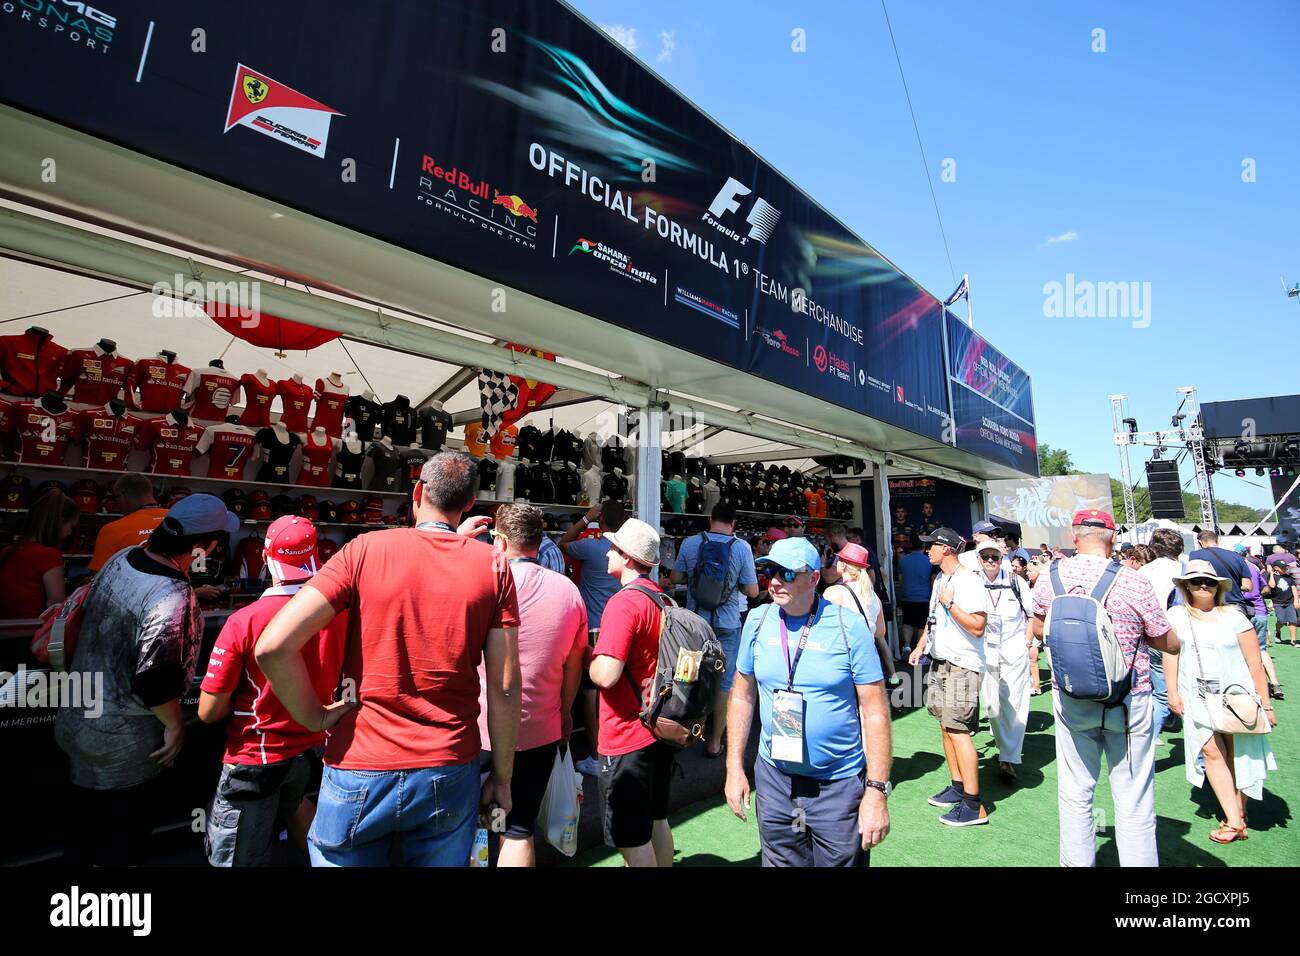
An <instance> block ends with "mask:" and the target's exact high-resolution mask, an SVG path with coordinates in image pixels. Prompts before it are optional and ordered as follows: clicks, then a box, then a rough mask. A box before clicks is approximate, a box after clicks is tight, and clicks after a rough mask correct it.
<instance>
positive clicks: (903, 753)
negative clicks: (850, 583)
mask: <svg viewBox="0 0 1300 956" xmlns="http://www.w3.org/2000/svg"><path fill="white" fill-rule="evenodd" d="M1271 626H1272V623H1271V621H1270V628H1271ZM1273 659H1274V662H1275V663H1276V665H1277V669H1278V676H1279V678H1280V679H1281V681H1282V683H1283V684H1284V685H1285V686H1286V688H1287V690H1288V691H1289V693H1288V698H1287V700H1285V701H1277V702H1275V705H1274V706H1275V707H1276V710H1277V717H1278V727H1277V728H1276V729H1275V730H1274V732H1273V734H1272V747H1273V753H1274V755H1275V756H1276V758H1277V763H1278V770H1277V771H1276V772H1274V773H1271V774H1270V775H1269V778H1268V781H1267V782H1266V784H1265V792H1264V799H1263V800H1262V801H1255V800H1248V801H1247V811H1248V813H1249V815H1250V839H1249V840H1248V841H1246V842H1237V843H1233V844H1229V845H1227V846H1220V845H1219V844H1216V843H1213V842H1211V841H1210V840H1209V838H1208V834H1209V832H1210V831H1211V830H1213V829H1215V827H1216V826H1217V819H1218V814H1219V808H1218V803H1217V802H1216V801H1215V799H1214V795H1213V793H1212V791H1210V789H1209V785H1208V784H1206V786H1205V787H1204V789H1203V790H1195V789H1193V788H1192V786H1191V785H1190V784H1188V782H1187V778H1186V775H1185V773H1186V772H1185V769H1184V764H1183V738H1182V734H1181V733H1178V734H1172V735H1170V734H1166V735H1165V736H1164V737H1163V738H1162V740H1161V742H1160V744H1159V745H1158V747H1157V749H1156V817H1157V832H1158V848H1159V854H1160V864H1161V866H1183V867H1189V866H1295V865H1297V864H1300V825H1298V824H1297V823H1296V822H1295V821H1293V819H1292V817H1293V808H1297V809H1300V774H1298V773H1297V770H1298V769H1300V727H1297V723H1298V722H1300V705H1297V702H1296V698H1297V697H1300V648H1293V647H1278V646H1276V645H1275V646H1274V648H1273ZM1042 674H1043V678H1042V679H1043V686H1044V687H1046V686H1048V677H1047V670H1046V668H1045V667H1044V669H1043V671H1042ZM1031 701H1032V706H1031V709H1030V715H1029V729H1028V733H1027V734H1026V736H1025V747H1024V754H1023V763H1022V764H1021V766H1020V779H1019V782H1018V784H1017V785H1016V786H1014V787H1008V786H1006V785H1005V784H1003V783H1001V782H1000V781H999V779H998V776H997V765H996V764H995V763H994V760H993V758H994V753H995V747H994V744H993V738H992V736H990V734H989V732H988V723H987V721H984V722H982V724H981V730H980V733H979V734H978V735H977V736H976V738H975V743H976V746H977V747H978V748H979V751H980V754H981V761H980V772H981V778H980V779H981V784H982V787H983V795H984V801H985V806H986V807H987V808H988V811H989V816H990V821H989V824H988V825H987V826H982V827H969V828H966V829H954V828H951V827H946V826H944V825H943V824H941V823H939V822H938V817H939V815H940V814H941V813H942V811H941V810H937V809H935V808H934V807H931V806H930V805H929V804H927V803H926V802H925V801H926V798H927V797H929V796H930V795H931V794H934V793H936V792H938V791H940V790H942V789H943V788H944V787H945V786H946V785H947V783H948V774H947V768H946V766H945V765H944V760H943V755H942V750H941V747H940V743H939V731H938V727H937V724H936V723H935V721H934V719H933V718H932V717H930V715H929V714H927V713H926V712H925V711H924V710H914V711H909V712H907V713H904V714H903V715H901V716H897V717H896V718H895V720H894V724H893V729H894V771H893V780H894V794H893V796H892V797H891V798H890V800H889V812H890V820H891V832H890V835H889V838H888V839H887V840H886V841H885V843H884V844H883V845H882V846H881V847H879V848H877V849H876V850H874V851H873V852H872V854H871V863H872V865H873V866H936V865H942V866H1056V865H1057V863H1058V843H1057V841H1058V835H1059V834H1058V820H1057V809H1056V763H1055V745H1054V741H1053V736H1052V733H1053V730H1052V704H1051V693H1050V692H1047V693H1044V694H1042V695H1041V696H1038V697H1034V698H1031ZM1106 770H1107V768H1106V767H1105V765H1104V764H1103V773H1102V780H1101V781H1100V783H1099V784H1098V788H1097V801H1096V807H1097V809H1098V810H1100V811H1101V814H1102V815H1103V816H1102V818H1101V821H1100V822H1101V823H1102V824H1105V822H1106V820H1107V818H1108V817H1109V815H1110V813H1111V808H1110V787H1109V785H1108V783H1107V781H1106V779H1105V773H1106ZM671 823H672V827H673V837H674V842H675V844H676V847H677V857H676V863H677V865H682V866H757V865H758V862H759V856H758V853H759V850H758V835H757V831H756V829H755V824H754V818H753V815H752V813H751V815H750V818H749V820H748V821H747V822H744V823H742V822H741V821H740V820H738V819H737V818H736V817H735V816H733V815H732V813H731V811H730V810H728V809H727V805H726V801H725V800H724V799H723V797H722V795H721V794H719V795H718V796H717V797H716V798H713V799H710V800H704V801H700V802H698V803H695V804H692V805H691V806H688V807H685V808H683V809H682V810H681V811H679V812H678V813H676V814H674V815H673V817H672V819H671ZM573 864H574V865H578V866H617V865H619V864H620V858H619V857H618V854H617V853H615V852H614V851H612V850H609V849H607V848H604V847H598V848H596V849H593V850H590V851H588V852H586V853H583V854H580V855H579V856H578V857H577V858H575V860H574V861H573ZM1097 864H1098V865H1099V866H1117V865H1118V864H1119V857H1118V853H1117V851H1116V848H1115V839H1114V830H1113V829H1112V828H1110V827H1105V828H1104V829H1102V831H1101V833H1100V834H1099V836H1098V841H1097Z"/></svg>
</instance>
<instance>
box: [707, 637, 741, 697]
mask: <svg viewBox="0 0 1300 956" xmlns="http://www.w3.org/2000/svg"><path fill="white" fill-rule="evenodd" d="M713 633H714V635H715V636H716V637H717V638H718V643H719V644H721V645H722V653H723V654H725V655H726V656H727V669H726V670H724V671H723V672H722V683H721V685H719V686H720V687H721V689H722V690H731V685H732V683H734V682H735V680H736V656H737V655H738V654H739V653H740V628H738V627H715V628H714V629H713Z"/></svg>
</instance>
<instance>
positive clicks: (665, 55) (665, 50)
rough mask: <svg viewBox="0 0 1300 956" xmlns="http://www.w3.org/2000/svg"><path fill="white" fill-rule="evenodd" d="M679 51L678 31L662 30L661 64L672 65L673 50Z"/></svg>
mask: <svg viewBox="0 0 1300 956" xmlns="http://www.w3.org/2000/svg"><path fill="white" fill-rule="evenodd" d="M675 49H677V31H676V30H662V31H660V33H659V62H660V63H671V62H672V59H673V50H675Z"/></svg>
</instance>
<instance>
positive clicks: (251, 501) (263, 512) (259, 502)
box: [248, 491, 274, 521]
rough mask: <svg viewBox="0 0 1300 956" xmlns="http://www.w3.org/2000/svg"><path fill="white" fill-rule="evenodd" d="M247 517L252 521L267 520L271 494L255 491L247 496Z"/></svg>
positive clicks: (269, 514) (269, 512)
mask: <svg viewBox="0 0 1300 956" xmlns="http://www.w3.org/2000/svg"><path fill="white" fill-rule="evenodd" d="M248 517H250V518H252V519H253V520H254V521H269V520H270V519H271V518H272V517H274V516H273V515H272V514H271V496H270V495H268V494H267V493H266V492H265V491H255V492H253V493H252V494H251V495H250V496H249V498H248Z"/></svg>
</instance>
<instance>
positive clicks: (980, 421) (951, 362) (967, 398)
mask: <svg viewBox="0 0 1300 956" xmlns="http://www.w3.org/2000/svg"><path fill="white" fill-rule="evenodd" d="M944 316H945V321H946V323H947V336H948V368H949V373H950V375H951V377H952V378H951V384H952V414H953V426H954V432H955V434H956V438H957V447H958V448H962V449H965V450H966V451H970V452H973V453H975V454H977V455H980V456H982V457H984V458H990V459H992V460H994V461H1000V462H1003V463H1004V464H1007V465H1010V466H1011V467H1013V468H1015V469H1017V470H1018V471H1023V472H1025V473H1026V474H1030V475H1037V474H1038V437H1037V435H1036V433H1035V430H1034V400H1033V396H1032V394H1031V392H1030V383H1029V376H1028V375H1027V374H1025V371H1024V370H1023V369H1022V368H1020V367H1019V366H1018V365H1016V364H1015V363H1014V362H1012V361H1011V360H1010V359H1008V358H1007V357H1006V356H1005V355H1003V354H1002V353H1001V352H999V351H998V350H997V349H995V348H994V347H993V346H992V345H990V344H989V343H988V341H987V340H986V339H985V338H984V337H983V336H981V335H978V334H977V333H976V332H975V330H974V329H972V328H971V327H970V326H968V325H967V324H966V323H965V322H963V321H961V320H960V319H958V318H957V317H956V316H955V315H953V314H952V313H951V312H945V313H944Z"/></svg>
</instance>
